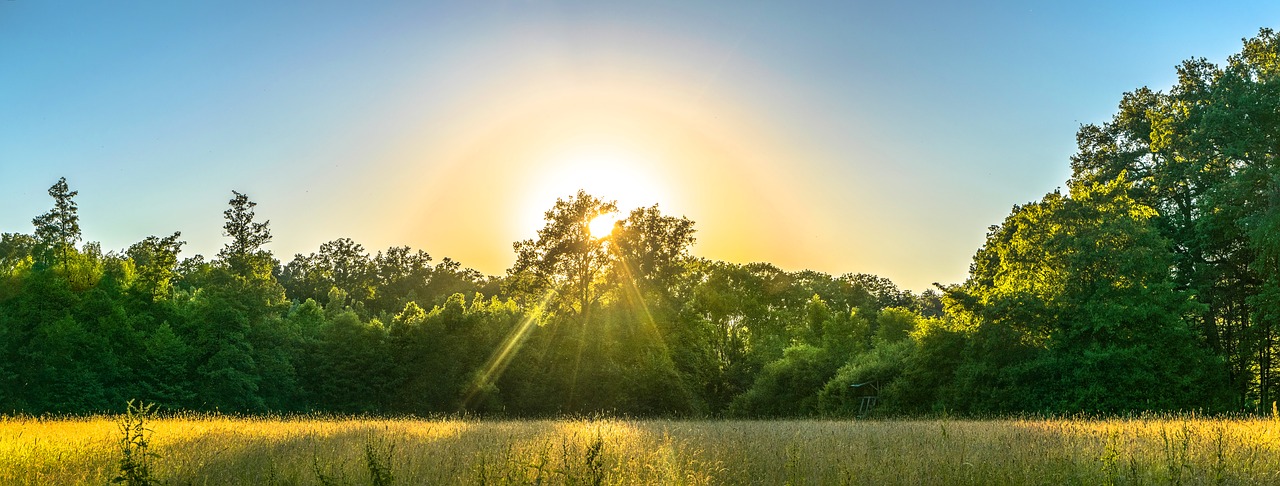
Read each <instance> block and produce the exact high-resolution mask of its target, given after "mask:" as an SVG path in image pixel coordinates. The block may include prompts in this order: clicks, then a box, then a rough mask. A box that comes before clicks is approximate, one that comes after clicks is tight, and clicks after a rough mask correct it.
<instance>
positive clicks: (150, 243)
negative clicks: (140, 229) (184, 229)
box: [125, 231, 185, 300]
mask: <svg viewBox="0 0 1280 486" xmlns="http://www.w3.org/2000/svg"><path fill="white" fill-rule="evenodd" d="M180 236H182V233H180V232H176V231H175V232H174V233H173V234H172V235H169V236H166V237H164V238H157V237H155V236H148V237H147V238H146V239H144V240H142V241H140V242H138V243H135V244H133V246H130V247H129V249H128V250H126V251H125V254H126V255H128V256H129V258H130V259H131V260H133V264H134V267H135V268H136V269H137V272H138V278H137V282H136V283H135V284H134V285H135V286H136V287H137V289H138V291H139V292H140V293H141V294H142V295H145V296H147V298H149V299H151V300H158V299H164V298H168V297H169V295H170V293H171V291H172V286H173V279H174V278H176V277H177V267H178V253H179V252H180V251H182V245H183V244H185V242H183V241H179V240H178V237H180Z"/></svg>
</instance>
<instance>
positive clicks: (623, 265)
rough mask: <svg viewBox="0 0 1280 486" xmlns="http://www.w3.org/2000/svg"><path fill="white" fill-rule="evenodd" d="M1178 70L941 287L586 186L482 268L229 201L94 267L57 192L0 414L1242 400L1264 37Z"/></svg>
mask: <svg viewBox="0 0 1280 486" xmlns="http://www.w3.org/2000/svg"><path fill="white" fill-rule="evenodd" d="M1177 72H1178V83H1177V84H1176V85H1175V86H1173V87H1172V88H1170V89H1169V90H1168V91H1153V90H1150V89H1147V88H1142V89H1138V90H1135V91H1133V92H1130V93H1126V94H1125V95H1124V96H1123V97H1122V100H1121V102H1120V106H1119V110H1118V111H1117V113H1116V114H1115V115H1114V116H1113V117H1112V119H1111V121H1109V122H1107V123H1103V124H1101V125H1085V126H1083V127H1081V128H1080V130H1079V132H1078V134H1077V139H1078V151H1077V153H1076V155H1074V156H1073V157H1072V158H1071V161H1070V162H1071V168H1072V176H1071V179H1070V180H1069V181H1067V188H1068V191H1067V192H1066V193H1063V192H1061V191H1055V192H1052V193H1049V194H1047V195H1045V196H1044V197H1043V198H1041V199H1040V200H1038V201H1033V202H1030V203H1027V204H1023V205H1018V206H1015V207H1014V208H1013V210H1012V212H1011V213H1010V214H1009V216H1008V217H1007V218H1006V219H1005V220H1004V222H1003V223H1002V224H999V225H996V226H993V227H991V229H990V232H989V234H988V236H987V240H986V243H985V244H984V245H983V246H982V247H981V248H979V249H978V251H977V253H976V255H975V256H974V259H973V263H972V265H971V269H970V274H969V277H968V279H967V280H966V281H965V282H963V283H961V284H957V285H950V286H943V287H941V288H940V289H939V291H938V292H932V291H931V292H925V293H923V294H914V293H912V292H907V291H903V290H901V289H899V288H897V287H896V286H895V285H894V284H893V283H892V282H890V281H888V280H885V279H882V278H878V277H875V276H872V275H865V274H846V275H841V276H832V275H828V274H823V273H819V272H811V271H802V272H785V271H782V270H780V269H778V268H776V267H774V266H772V265H770V264H767V263H757V264H749V265H738V264H730V263H725V262H720V261H714V260H707V259H701V258H694V257H692V256H690V254H689V248H690V246H691V245H692V244H693V242H694V238H695V236H696V224H695V222H693V221H691V220H688V219H686V218H683V217H676V216H672V215H669V214H665V213H664V212H662V210H661V209H660V208H659V207H658V206H653V207H648V208H636V209H629V208H616V207H614V204H613V203H612V202H610V201H609V200H608V195H607V194H596V195H592V194H588V193H586V192H578V193H576V194H571V195H567V196H566V197H565V198H562V199H561V200H560V201H558V202H557V203H556V205H555V206H554V207H552V208H550V209H549V210H548V212H547V213H546V220H545V225H544V226H543V228H542V229H541V230H540V231H538V233H537V234H536V235H531V238H530V239H528V240H524V241H519V242H516V243H515V244H514V250H515V254H516V262H515V264H514V265H513V266H512V267H511V268H510V269H509V270H508V271H507V273H506V274H505V275H502V276H497V277H490V276H484V275H481V274H480V273H479V272H476V271H473V270H470V269H467V268H465V267H463V266H462V265H461V264H460V263H458V262H455V261H452V260H450V259H447V258H444V259H440V260H436V259H434V258H433V257H432V256H431V255H429V254H428V253H426V252H424V251H421V250H416V249H411V248H407V247H393V248H388V249H382V250H372V249H366V248H364V247H362V246H361V245H360V244H359V243H357V242H356V241H354V240H351V239H346V238H342V239H337V240H334V241H331V242H328V243H325V244H324V245H322V246H321V247H320V248H319V249H318V250H317V251H315V252H314V253H311V254H308V255H295V256H293V257H292V258H291V259H288V261H287V262H286V261H284V259H283V258H280V256H277V255H273V254H271V253H270V252H269V251H267V250H265V248H264V246H263V245H264V244H266V243H267V242H269V241H270V240H271V228H270V225H269V224H268V223H267V222H266V221H259V220H258V218H256V217H255V214H254V207H255V204H254V203H253V201H252V200H251V199H250V198H249V197H248V196H247V195H244V194H240V193H237V192H233V193H232V198H231V199H230V201H229V208H228V209H227V211H226V213H225V225H224V227H223V231H224V234H225V236H226V237H227V241H226V245H225V246H224V247H223V248H222V250H221V251H220V252H219V253H218V254H217V255H215V256H212V257H209V258H207V259H206V258H204V257H201V256H199V255H197V256H192V257H187V258H183V257H182V255H181V250H182V246H183V242H182V239H181V235H180V234H178V233H174V234H172V235H164V236H152V237H148V238H146V239H144V240H143V241H140V242H138V243H136V244H134V245H132V246H130V247H129V248H127V249H125V250H123V251H110V252H104V251H103V250H102V249H101V248H100V247H99V246H98V245H96V244H94V243H84V242H83V235H82V234H81V232H80V227H79V217H78V214H77V211H78V207H77V205H76V202H75V197H76V195H77V193H76V192H75V190H74V188H73V187H72V186H71V185H69V184H68V183H67V182H66V181H65V180H60V181H58V182H57V183H56V184H54V185H53V186H52V187H51V188H50V189H49V194H50V196H52V198H53V205H52V208H51V209H50V210H49V211H48V212H46V213H44V214H41V215H36V216H35V217H34V219H33V225H34V231H33V232H32V233H4V234H3V236H2V237H0V410H3V411H5V412H22V413H46V412H70V413H87V412H97V411H105V410H117V409H120V408H121V407H122V406H123V404H124V403H125V402H126V401H127V400H128V399H130V398H141V399H145V400H148V401H154V402H158V403H161V404H163V405H164V406H167V407H170V408H175V409H193V410H219V411H224V412H268V411H333V412H377V413H431V412H454V411H459V410H466V411H475V412H482V413H496V414H506V415H515V416H532V415H547V414H558V413H577V412H613V413H625V414H636V415H712V416H720V415H730V416H753V417H754V416H803V415H815V414H831V415H852V414H860V413H865V412H867V409H866V408H867V407H870V406H872V405H873V404H874V408H872V409H871V412H874V413H929V412H937V411H943V410H946V411H949V412H959V413H975V414H976V413H1010V412H1024V411H1030V412H1054V413H1056V412H1080V411H1083V412H1102V413H1118V412H1126V411H1136V410H1187V409H1202V410H1210V411H1237V410H1245V411H1253V410H1258V409H1259V408H1261V409H1269V407H1270V406H1271V404H1272V403H1273V402H1274V401H1275V400H1276V398H1275V396H1274V395H1275V393H1274V390H1275V387H1276V385H1277V383H1278V382H1280V379H1278V377H1277V374H1276V373H1275V372H1276V370H1277V363H1276V359H1275V351H1276V350H1277V345H1278V343H1277V342H1276V341H1277V339H1276V338H1277V325H1276V324H1277V320H1278V319H1280V163H1277V152H1278V151H1280V112H1278V111H1277V107H1280V36H1277V35H1276V33H1275V32H1273V31H1271V30H1268V29H1263V30H1261V31H1260V32H1259V34H1258V36H1257V37H1254V38H1252V39H1247V40H1246V41H1245V43H1244V48H1243V49H1242V50H1241V52H1240V53H1238V54H1236V55H1233V56H1232V57H1230V58H1229V59H1228V60H1227V62H1226V63H1225V64H1224V65H1221V66H1219V65H1214V64H1212V63H1209V62H1208V61H1206V60H1204V59H1193V60H1189V61H1186V62H1184V63H1183V64H1182V65H1181V66H1179V67H1178V69H1177ZM70 176H71V178H72V181H74V176H75V175H74V174H70ZM619 209H621V213H620V214H619V216H620V219H619V221H618V222H617V223H616V224H615V225H614V226H613V228H612V231H609V229H608V228H604V229H598V228H597V227H594V226H596V225H591V224H590V223H591V222H592V221H593V220H596V217H597V216H600V215H602V214H610V213H614V212H615V211H618V210H619ZM459 230H461V229H459ZM873 395H874V396H876V397H877V400H876V401H875V402H871V401H869V400H866V399H865V397H868V396H873Z"/></svg>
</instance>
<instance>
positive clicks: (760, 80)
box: [0, 0, 1280, 290]
mask: <svg viewBox="0 0 1280 486" xmlns="http://www.w3.org/2000/svg"><path fill="white" fill-rule="evenodd" d="M1278 14H1280V4H1276V3H1273V2H1235V3H1231V4H1230V5H1216V4H1213V3H1210V2H1124V3H1121V2H1061V3H1055V4H1049V3H1045V4H1039V3H1017V2H975V3H970V4H967V5H962V4H959V3H958V2H852V1H849V2H830V3H796V4H785V5H784V4H781V3H752V2H732V3H730V2H720V3H711V2H694V3H690V2H626V3H624V2H616V3H606V2H574V3H553V2H491V3H481V2H456V3H439V2H432V3H424V2H379V3H377V4H376V5H365V4H355V3H351V2H237V1H224V2H205V3H197V2H38V1H34V0H10V1H6V2H0V232H31V230H32V228H31V224H30V221H31V219H32V218H33V217H35V216H37V215H39V214H41V213H43V212H44V211H46V210H47V209H48V208H49V207H50V205H51V200H50V199H49V198H48V196H47V195H46V194H45V191H46V189H47V188H48V187H49V186H50V185H52V184H53V183H54V182H55V181H56V180H57V178H58V177H60V176H66V177H67V179H68V182H69V183H70V184H71V186H72V189H75V190H78V191H80V195H79V197H78V198H77V201H78V202H79V203H80V208H81V217H82V228H83V230H84V233H85V237H86V239H88V240H91V241H100V242H102V244H103V247H104V248H105V249H108V250H112V249H115V250H119V249H123V248H125V247H127V246H128V245H130V244H131V243H134V242H137V241H139V240H141V239H143V238H145V237H146V236H148V235H153V234H154V235H167V234H169V233H172V232H173V231H181V232H182V233H183V239H184V240H186V241H188V245H187V247H186V250H185V252H184V254H185V255H191V254H195V253H203V254H205V255H212V254H213V253H216V252H217V249H218V248H219V247H220V246H221V245H222V236H221V223H222V211H223V210H224V209H225V207H226V202H227V200H228V199H229V198H230V191H231V190H233V189H234V190H239V191H242V192H246V193H248V194H249V195H250V197H251V198H253V199H254V200H255V201H257V202H258V203H259V207H258V214H259V215H260V217H262V218H265V219H270V220H271V227H272V229H273V232H274V234H275V240H274V242H273V243H272V244H271V246H270V248H271V249H273V250H274V251H275V252H276V254H277V257H279V258H281V259H283V260H285V261H287V260H288V259H289V258H290V257H291V256H292V255H293V254H294V253H310V252H313V251H316V249H317V248H318V247H319V245H320V244H321V243H323V242H325V241H328V240H331V239H334V238H338V237H350V238H353V239H355V240H356V241H357V242H360V243H362V244H364V245H365V247H366V248H368V249H370V250H375V251H376V250H378V249H383V248H386V247H388V246H392V245H409V246H412V247H414V248H421V249H424V250H427V251H428V252H430V253H432V254H433V255H435V256H436V257H437V258H439V257H443V256H450V257H453V258H455V259H458V260H460V261H461V262H462V263H463V264H465V265H469V266H473V267H475V268H477V269H479V270H481V271H483V272H486V273H490V274H499V273H502V272H503V271H504V269H505V268H507V267H508V266H509V265H510V263H511V262H512V261H513V260H514V255H513V253H512V251H511V243H512V242H513V241H516V240H519V239H525V238H531V237H533V236H534V234H533V231H534V230H535V229H536V227H537V219H538V218H539V217H540V215H541V213H542V211H544V210H545V209H547V208H549V207H550V206H551V203H553V202H554V199H555V198H556V197H563V196H567V195H569V191H571V190H572V189H570V188H573V187H586V188H588V190H592V191H593V192H599V194H597V195H600V196H603V197H606V198H617V199H619V202H620V204H621V205H623V206H624V207H628V206H637V205H648V204H653V203H658V204H660V207H661V208H663V210H664V212H669V213H674V214H683V215H686V216H688V217H690V218H691V219H693V220H695V221H696V222H697V227H698V228H699V230H700V232H699V235H698V236H699V242H698V244H697V246H696V247H695V249H694V253H695V254H698V255H701V256H705V257H708V258H716V259H725V260H730V261H738V262H746V261H769V262H773V263H776V264H778V265H780V266H782V267H783V268H786V269H790V270H799V269H802V268H812V269H815V270H820V271H825V272H829V273H833V274H840V273H845V272H867V273H875V274H878V275H881V276H885V277H888V278H890V279H892V280H894V281H895V282H897V283H899V285H901V286H903V287H905V288H910V289H914V290H922V289H924V288H927V287H928V286H929V284H930V283H931V282H935V281H936V282H943V283H950V282H958V281H960V280H962V279H963V278H964V276H965V273H966V270H967V267H968V264H969V259H970V257H971V256H972V254H973V252H974V251H975V250H976V249H977V247H978V246H979V245H980V244H981V243H982V239H983V236H984V235H985V233H986V228H987V226H989V225H991V224H996V223H998V222H1000V221H1001V220H1002V219H1003V217H1004V216H1005V215H1006V214H1007V213H1008V211H1009V209H1010V207H1012V205H1014V204H1020V203H1025V202H1027V201H1030V200H1034V199H1037V198H1038V197H1040V196H1041V195H1043V194H1044V193H1045V192H1048V191H1051V190H1053V189H1054V188H1055V187H1059V186H1061V185H1063V182H1064V181H1065V180H1066V178H1067V177H1068V176H1069V166H1068V163H1069V162H1068V157H1069V156H1070V155H1071V153H1072V152H1073V151H1074V143H1075V142H1074V137H1075V131H1076V129H1077V128H1078V127H1079V126H1080V125H1081V124H1084V123H1101V122H1105V121H1106V120H1107V119H1109V117H1110V116H1111V114H1112V113H1113V112H1114V110H1115V106H1116V104H1117V103H1118V101H1119V99H1120V97H1121V95H1122V93H1124V92H1125V91H1130V90H1133V89H1135V88H1138V87H1140V86H1150V87H1152V88H1154V89H1159V90H1164V89H1167V88H1168V87H1169V86H1170V85H1171V84H1172V83H1173V82H1174V80H1175V71H1174V68H1175V66H1176V65H1177V64H1178V63H1180V62H1181V61H1182V60H1184V59H1188V58H1193V57H1206V58H1208V59H1209V60H1211V61H1214V62H1222V61H1224V60H1225V58H1226V56H1228V55H1230V54H1232V53H1234V52H1237V51H1238V50H1239V48H1240V40H1241V38H1243V37H1250V36H1252V35H1254V34H1255V33H1256V32H1257V30H1258V28H1260V27H1274V26H1275V25H1276V23H1277V22H1276V21H1277V19H1280V17H1278ZM609 192H614V193H615V194H610V193H609Z"/></svg>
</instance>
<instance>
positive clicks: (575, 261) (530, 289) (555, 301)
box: [508, 190, 618, 318]
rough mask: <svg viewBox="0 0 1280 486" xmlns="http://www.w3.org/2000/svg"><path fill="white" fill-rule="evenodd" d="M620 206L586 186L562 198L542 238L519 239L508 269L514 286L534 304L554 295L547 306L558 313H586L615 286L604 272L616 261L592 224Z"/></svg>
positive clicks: (548, 217) (541, 232)
mask: <svg viewBox="0 0 1280 486" xmlns="http://www.w3.org/2000/svg"><path fill="white" fill-rule="evenodd" d="M617 210H618V209H617V205H616V204H615V203H614V202H612V201H603V200H601V199H597V198H596V197H595V196H592V195H590V194H587V193H586V191H581V190H580V191H578V193H577V194H575V195H573V196H571V197H569V198H568V199H557V200H556V204H555V206H554V207H553V208H551V209H550V210H548V211H547V212H546V214H545V215H544V220H545V221H546V224H545V225H544V226H543V227H542V229H540V230H538V238H537V239H535V240H524V241H519V242H516V243H515V245H514V246H515V251H516V262H515V265H513V266H512V267H511V269H510V270H509V271H508V275H509V281H510V282H512V284H513V285H514V286H515V287H516V288H514V289H513V290H516V291H517V292H519V293H521V294H524V296H525V298H526V299H527V303H528V305H531V306H532V305H533V304H535V303H536V302H538V301H540V300H542V299H543V298H544V297H549V302H550V306H549V307H547V309H548V310H549V311H551V312H552V313H553V314H562V315H574V316H578V317H580V318H585V317H586V316H587V314H588V313H589V312H590V308H591V306H592V305H594V304H596V303H597V302H598V301H599V299H600V298H601V297H602V296H603V295H604V290H606V289H607V288H608V287H609V286H610V284H611V282H609V281H608V280H606V279H605V278H604V277H605V276H606V275H608V274H609V272H610V271H611V270H612V263H613V262H612V258H611V257H610V254H609V251H608V250H607V249H606V248H605V240H604V239H602V238H596V237H593V236H592V235H591V232H590V230H589V229H588V225H589V224H590V223H591V221H592V220H593V219H595V218H597V217H599V216H601V215H605V214H609V213H613V212H616V211H617Z"/></svg>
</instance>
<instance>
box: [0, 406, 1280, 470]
mask: <svg viewBox="0 0 1280 486" xmlns="http://www.w3.org/2000/svg"><path fill="white" fill-rule="evenodd" d="M149 426H150V428H151V429H152V430H153V433H152V441H151V450H152V451H153V452H155V453H157V454H159V457H157V458H156V459H155V461H154V463H153V471H154V473H155V476H157V477H158V478H160V479H162V480H164V481H166V483H168V484H326V483H327V484H372V483H371V481H372V480H371V475H370V469H371V462H372V463H378V464H381V465H382V466H385V467H386V468H387V470H388V471H389V472H390V473H391V477H392V478H394V483H395V484H537V483H541V484H565V483H569V484H787V483H791V484H1276V483H1280V422H1277V421H1273V420H1270V419H1254V418H1248V419H1212V418H1196V417H1172V416H1170V417H1149V418H1142V419H1021V420H981V421H980V420H943V419H935V420H892V421H890V420H886V421H822V420H794V421H787V420H782V421H669V420H627V419H597V420H588V419H578V420H568V419H565V420H542V421H537V420H529V421H484V420H457V419H434V420H421V419H373V418H341V417H333V418H328V417H305V418H269V417H268V418H229V417H220V416H206V415H186V416H177V417H167V418H162V419H155V420H152V421H151V422H150V424H149ZM119 458H120V451H119V431H118V429H117V428H116V418H114V417H94V418H78V419H77V418H68V419H59V418H41V419H37V418H30V417H6V418H0V483H3V484H97V485H101V484H106V483H107V482H108V481H110V479H111V478H112V477H113V476H114V475H115V474H116V473H117V472H118V471H117V467H118V461H119Z"/></svg>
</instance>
